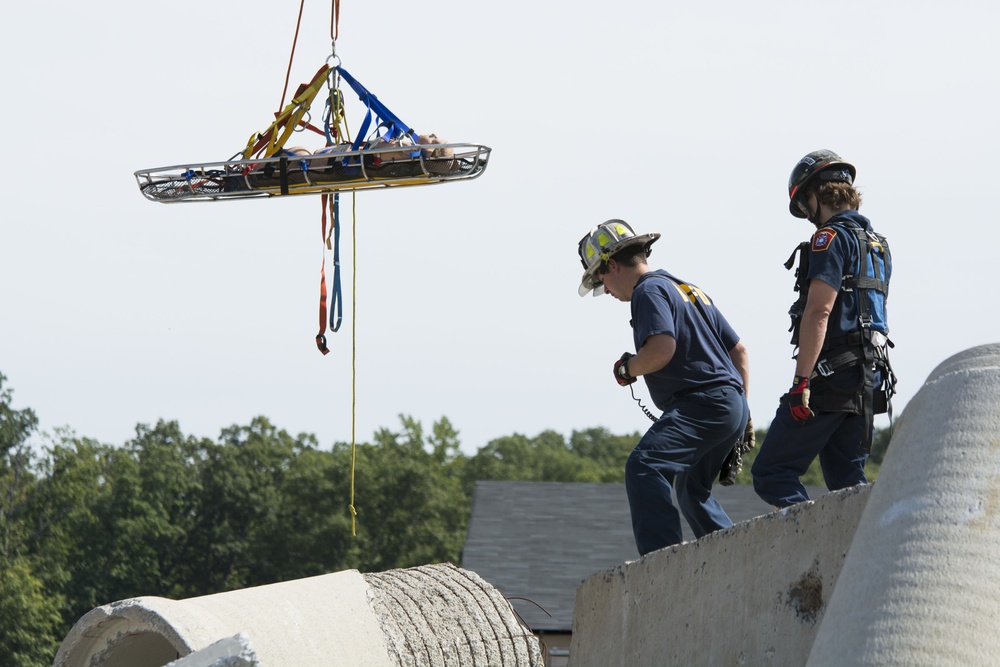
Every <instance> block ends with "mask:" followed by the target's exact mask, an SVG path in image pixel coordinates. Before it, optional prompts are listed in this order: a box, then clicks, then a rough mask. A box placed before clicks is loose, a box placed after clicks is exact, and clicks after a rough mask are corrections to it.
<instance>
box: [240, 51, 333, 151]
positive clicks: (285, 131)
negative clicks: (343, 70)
mask: <svg viewBox="0 0 1000 667" xmlns="http://www.w3.org/2000/svg"><path fill="white" fill-rule="evenodd" d="M329 71H330V66H329V65H327V64H325V63H324V64H323V66H322V67H320V68H319V70H318V71H317V72H316V75H315V76H313V78H312V81H310V82H309V83H308V84H305V83H303V84H301V85H300V86H299V88H298V90H297V91H296V92H295V97H294V98H292V101H291V102H289V103H288V105H287V106H286V107H285V108H284V110H283V111H282V112H281V113H279V114H278V115H277V117H276V118H275V119H274V122H273V123H271V125H270V126H268V128H267V129H266V130H264V132H260V133H257V134H254V135H253V136H252V137H250V141H248V142H247V146H246V148H244V149H243V159H244V160H249V159H250V158H251V157H254V156H255V155H257V153H259V152H260V151H261V150H262V149H264V155H263V157H271V156H272V155H273V154H274V153H275V152H276V151H278V150H280V149H281V148H282V147H283V146H284V145H285V142H286V141H288V138H289V137H290V136H292V132H294V131H295V128H296V127H298V126H299V125H300V124H303V121H302V118H303V117H304V116H305V115H306V112H307V111H309V107H310V106H311V105H312V102H313V100H314V99H315V98H316V95H317V94H318V93H319V91H320V88H322V87H323V84H324V83H325V82H326V77H327V73H328V72H329ZM305 124H306V125H308V123H305ZM279 132H280V134H279Z"/></svg>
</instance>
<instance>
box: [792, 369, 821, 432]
mask: <svg viewBox="0 0 1000 667" xmlns="http://www.w3.org/2000/svg"><path fill="white" fill-rule="evenodd" d="M788 408H789V409H790V410H791V411H792V419H794V420H795V421H797V422H799V423H800V424H801V423H803V422H806V421H809V420H810V419H812V418H813V417H815V416H816V413H815V412H813V411H812V410H810V409H809V378H807V377H803V376H801V375H796V376H795V378H794V379H793V380H792V388H791V389H789V390H788Z"/></svg>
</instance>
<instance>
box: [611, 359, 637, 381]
mask: <svg viewBox="0 0 1000 667" xmlns="http://www.w3.org/2000/svg"><path fill="white" fill-rule="evenodd" d="M634 356H635V355H634V354H632V353H631V352H626V353H625V354H623V355H622V356H621V359H619V360H618V361H616V362H615V381H616V382H617V383H618V384H619V385H621V386H622V387H627V386H629V385H630V384H632V383H633V382H635V378H634V377H632V376H631V375H630V374H629V372H628V360H629V359H631V358H632V357H634Z"/></svg>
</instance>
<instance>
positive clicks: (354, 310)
mask: <svg viewBox="0 0 1000 667" xmlns="http://www.w3.org/2000/svg"><path fill="white" fill-rule="evenodd" d="M357 201H358V200H357V199H356V195H355V194H354V193H351V248H352V254H351V504H350V510H351V535H352V536H357V534H358V533H357V527H356V525H355V519H356V518H357V516H358V511H357V510H356V509H355V508H354V464H355V462H356V461H357V440H356V438H355V427H356V418H357V404H358V389H357V379H358V372H357V371H358V363H357V362H358V353H357V352H358V347H357V345H358V215H357Z"/></svg>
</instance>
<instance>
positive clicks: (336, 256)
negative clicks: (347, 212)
mask: <svg viewBox="0 0 1000 667" xmlns="http://www.w3.org/2000/svg"><path fill="white" fill-rule="evenodd" d="M320 202H321V204H322V207H323V216H322V237H323V248H324V250H323V263H322V264H321V265H320V273H319V333H318V334H316V347H317V348H319V351H320V352H322V353H323V354H324V355H325V354H327V353H329V352H330V348H329V347H327V344H326V326H327V318H326V314H327V308H326V295H327V291H326V249H327V248H330V246H331V244H330V234H328V233H327V227H326V211H327V205H328V203H329V195H328V194H326V193H324V194H323V195H322V197H321V198H320ZM330 214H331V216H330V233H331V234H332V235H333V237H334V243H333V289H332V292H331V294H330V331H338V330H339V329H340V324H341V322H342V321H343V306H342V301H341V285H340V193H339V192H336V193H334V195H333V202H332V203H330ZM334 312H336V317H337V319H336V321H334Z"/></svg>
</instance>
